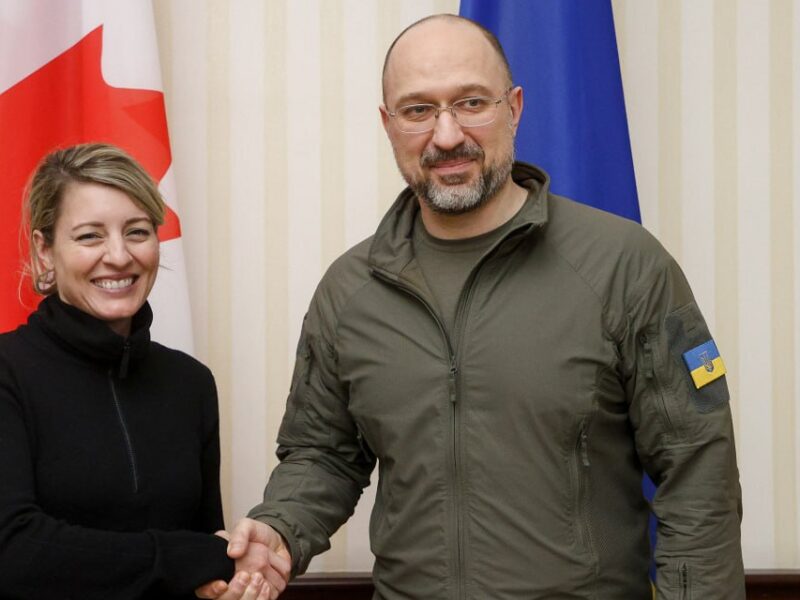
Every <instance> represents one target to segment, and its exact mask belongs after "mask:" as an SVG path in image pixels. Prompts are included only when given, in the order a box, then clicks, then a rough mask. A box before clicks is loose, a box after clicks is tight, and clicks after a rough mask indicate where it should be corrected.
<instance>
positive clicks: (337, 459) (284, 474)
mask: <svg viewBox="0 0 800 600" xmlns="http://www.w3.org/2000/svg"><path fill="white" fill-rule="evenodd" d="M318 296H319V291H318V292H317V295H315V299H314V301H312V304H311V308H310V309H309V312H308V314H307V315H306V317H305V319H304V321H303V329H302V333H301V336H300V342H299V344H298V348H297V358H296V362H295V368H294V374H293V376H292V383H291V389H290V392H289V398H288V400H287V405H286V413H285V415H284V417H283V422H282V424H281V427H280V431H279V433H278V458H279V459H280V464H279V465H278V466H277V467H276V468H275V470H274V471H273V472H272V474H271V476H270V479H269V482H268V483H267V487H266V489H265V491H264V502H263V503H262V504H260V505H258V506H256V507H255V508H254V509H253V510H252V511H251V512H250V514H249V515H248V516H250V517H251V518H254V519H258V520H261V521H264V522H266V523H268V524H270V525H271V526H272V527H273V528H275V529H276V530H277V531H279V532H280V533H281V535H282V536H283V537H284V539H285V540H286V542H287V544H288V546H289V551H290V553H291V556H292V574H293V575H297V574H301V573H304V572H305V570H306V568H307V567H308V563H309V561H310V560H311V558H312V557H313V556H314V555H316V554H319V553H320V552H323V551H324V550H326V549H327V548H329V547H330V543H329V538H330V536H331V535H333V533H334V532H335V531H336V530H337V529H338V528H339V527H340V526H341V525H342V524H343V523H344V522H345V521H346V520H347V519H348V518H349V517H350V515H352V514H353V510H354V509H355V505H356V502H357V501H358V498H359V497H360V495H361V491H362V490H363V488H364V487H366V486H367V485H368V484H369V478H370V474H371V472H372V470H373V468H374V466H375V458H374V457H373V456H372V455H371V454H370V453H369V452H368V451H362V446H361V444H360V442H359V439H360V438H359V435H358V429H357V427H356V425H355V423H354V421H353V419H352V417H351V415H350V413H349V412H348V409H347V405H348V403H347V397H348V396H347V388H346V386H345V385H344V384H343V383H342V382H340V381H339V379H338V377H337V373H336V354H335V349H334V346H333V344H332V343H331V341H330V337H331V336H330V335H326V334H327V332H329V331H331V330H332V329H333V327H334V325H333V324H332V323H330V322H329V321H328V320H326V319H325V318H323V313H324V314H325V315H330V314H331V311H330V310H326V311H322V310H320V302H319V298H318ZM329 318H330V317H329Z"/></svg>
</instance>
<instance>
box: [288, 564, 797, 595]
mask: <svg viewBox="0 0 800 600" xmlns="http://www.w3.org/2000/svg"><path fill="white" fill-rule="evenodd" d="M371 599H372V580H371V579H370V575H369V573H309V574H307V575H303V576H302V577H298V578H297V579H296V580H295V581H293V582H292V583H291V584H290V585H289V588H288V589H287V590H286V592H284V594H283V595H281V600H371ZM420 600H424V599H420ZM747 600H800V571H790V570H786V571H748V572H747Z"/></svg>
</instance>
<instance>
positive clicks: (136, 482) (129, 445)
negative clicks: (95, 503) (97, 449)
mask: <svg viewBox="0 0 800 600" xmlns="http://www.w3.org/2000/svg"><path fill="white" fill-rule="evenodd" d="M108 384H109V386H110V387H111V396H112V398H114V406H115V407H116V409H117V417H118V418H119V424H120V427H121V428H122V435H123V437H124V438H125V447H126V450H127V451H128V460H129V461H130V465H131V477H132V479H133V493H134V494H136V493H138V492H139V474H138V471H137V469H136V455H135V454H134V452H133V444H132V443H131V436H130V433H129V432H128V425H127V423H126V422H125V416H124V415H123V414H122V405H121V404H120V402H119V397H118V396H117V388H116V386H115V385H114V376H113V375H112V373H111V371H110V370H109V372H108Z"/></svg>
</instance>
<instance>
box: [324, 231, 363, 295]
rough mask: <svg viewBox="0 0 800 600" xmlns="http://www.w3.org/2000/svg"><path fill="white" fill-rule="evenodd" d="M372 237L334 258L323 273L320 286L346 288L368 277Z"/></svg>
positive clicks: (356, 284) (358, 283)
mask: <svg viewBox="0 0 800 600" xmlns="http://www.w3.org/2000/svg"><path fill="white" fill-rule="evenodd" d="M373 237H374V236H369V237H368V238H366V239H364V240H362V241H361V242H359V243H358V244H356V245H355V246H353V247H351V248H350V249H349V250H347V251H346V252H344V253H343V254H341V255H340V256H339V257H338V258H337V259H335V260H334V261H333V262H332V263H331V264H330V266H329V267H328V269H327V271H326V272H325V274H324V275H323V277H322V280H321V282H320V286H323V285H325V286H335V287H344V288H348V287H351V286H354V285H355V286H359V285H360V284H361V283H363V281H365V280H367V279H369V273H370V269H369V249H370V246H371V245H372V239H373Z"/></svg>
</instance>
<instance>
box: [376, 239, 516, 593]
mask: <svg viewBox="0 0 800 600" xmlns="http://www.w3.org/2000/svg"><path fill="white" fill-rule="evenodd" d="M516 232H517V230H514V231H511V232H509V233H508V234H507V235H506V236H505V237H504V238H503V239H502V240H499V241H498V242H497V243H495V244H494V245H493V246H492V248H491V249H489V251H487V252H486V254H484V255H483V256H482V257H481V258H480V260H478V263H477V264H476V265H475V267H474V268H473V269H472V272H471V273H470V275H469V277H467V281H466V282H465V283H464V289H465V290H466V296H464V295H463V292H462V297H461V298H459V301H458V304H457V305H456V318H455V319H454V327H453V328H454V329H455V330H457V332H458V337H457V338H456V340H457V344H456V346H455V349H454V346H453V343H452V342H451V340H450V336H448V335H447V330H445V328H444V325H443V324H442V321H441V319H440V318H439V316H438V315H437V314H436V311H435V310H433V307H432V306H431V305H430V304H429V303H428V302H427V301H426V300H425V298H424V297H423V296H422V295H421V294H419V293H418V292H417V291H416V290H415V289H414V288H412V287H411V286H409V285H406V284H404V283H402V282H401V281H399V280H397V279H395V278H394V277H391V276H388V275H386V274H385V273H383V272H382V271H381V270H380V269H379V268H377V267H373V273H375V275H376V276H378V277H380V278H381V279H382V280H384V281H386V282H387V283H389V284H391V285H395V286H397V287H398V288H400V289H402V290H404V291H405V292H406V293H408V294H410V295H411V296H413V297H414V298H416V299H417V300H419V301H420V302H421V303H422V304H423V305H424V306H425V308H426V309H427V310H428V312H429V313H430V314H431V316H432V317H433V319H434V321H435V322H436V324H437V325H438V326H439V331H440V332H441V334H442V337H443V338H444V341H445V344H446V346H447V351H448V354H449V358H450V370H449V375H448V390H449V397H450V405H451V406H452V413H451V415H452V417H451V425H452V430H453V448H452V451H453V487H454V488H460V487H461V464H460V461H459V454H460V452H461V449H460V444H459V439H460V435H461V431H460V427H459V418H458V417H459V414H458V373H459V368H458V360H457V356H458V347H460V345H461V339H462V337H463V332H464V328H465V326H464V318H463V315H464V314H465V313H466V312H467V307H469V305H470V303H471V301H472V292H473V290H474V289H475V280H476V279H477V278H478V277H477V276H478V273H479V272H480V270H481V268H482V267H483V265H484V264H485V263H486V260H487V259H488V257H489V256H490V255H492V254H493V253H494V252H495V250H496V249H497V248H499V247H500V246H501V245H502V244H503V242H505V241H506V240H508V239H509V238H510V237H511V236H512V235H514V234H516ZM456 491H457V493H454V494H453V504H454V508H455V510H454V511H453V513H454V519H455V530H456V540H457V543H456V552H455V557H454V559H455V565H456V568H455V577H456V584H457V586H458V593H457V596H456V597H457V598H459V599H460V598H465V597H466V590H465V585H464V577H463V576H462V573H465V572H466V566H465V564H464V562H465V559H464V523H463V518H464V517H463V507H462V505H461V499H462V494H461V491H462V490H461V489H457V490H456Z"/></svg>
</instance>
